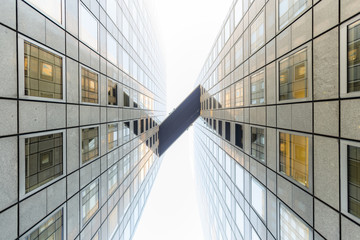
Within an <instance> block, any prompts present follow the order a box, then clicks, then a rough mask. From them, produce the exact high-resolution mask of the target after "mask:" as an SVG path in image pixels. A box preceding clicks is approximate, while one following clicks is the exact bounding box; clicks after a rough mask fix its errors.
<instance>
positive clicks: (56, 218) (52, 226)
mask: <svg viewBox="0 0 360 240" xmlns="http://www.w3.org/2000/svg"><path fill="white" fill-rule="evenodd" d="M63 228H64V219H63V208H61V209H60V210H59V211H57V212H56V213H54V214H53V215H51V217H50V218H48V219H47V220H46V221H45V222H44V223H42V224H41V225H40V226H38V227H37V228H36V229H35V230H33V231H32V232H31V233H30V234H29V235H28V236H26V237H25V239H26V240H41V239H51V240H62V239H63V231H64V229H63Z"/></svg>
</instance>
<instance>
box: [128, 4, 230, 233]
mask: <svg viewBox="0 0 360 240" xmlns="http://www.w3.org/2000/svg"><path fill="white" fill-rule="evenodd" d="M144 2H145V3H146V4H147V5H148V6H147V7H148V9H149V10H150V11H151V13H152V15H153V16H152V18H153V19H154V21H155V22H154V24H156V31H157V35H158V38H159V42H160V47H161V50H162V53H163V57H164V61H165V63H166V66H165V67H166V78H167V107H168V111H170V110H172V109H173V108H176V107H177V106H178V105H179V103H181V102H182V100H183V99H184V98H185V97H186V96H187V95H188V94H189V93H190V92H191V91H192V90H193V88H194V84H195V81H196V79H197V77H198V75H199V73H200V70H201V68H202V66H203V64H204V62H205V60H206V58H207V56H208V54H209V53H210V50H211V47H212V45H213V44H214V42H215V38H216V36H217V34H218V33H219V30H220V27H221V25H222V24H223V21H224V20H225V16H226V14H227V12H228V10H229V8H230V5H231V3H232V2H233V0H181V1H179V0H178V1H175V0H144ZM192 142H193V136H192V129H190V130H189V131H187V132H185V134H183V135H182V136H181V138H180V139H178V140H177V142H176V143H175V144H174V145H173V146H172V147H171V148H169V150H168V151H167V152H166V155H165V157H164V159H163V163H162V166H161V168H160V171H159V174H158V176H157V178H156V180H155V184H154V186H153V189H152V191H151V193H150V195H149V198H148V202H147V203H146V205H145V209H144V212H143V215H142V217H141V219H140V222H139V225H138V228H137V231H136V233H135V236H134V240H144V239H146V240H149V239H150V240H151V239H156V240H169V239H171V240H184V239H185V240H192V239H194V240H201V239H203V236H202V227H201V222H200V216H199V210H198V206H197V196H196V186H195V181H194V172H193V150H192V147H193V143H192Z"/></svg>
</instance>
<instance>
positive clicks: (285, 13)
mask: <svg viewBox="0 0 360 240" xmlns="http://www.w3.org/2000/svg"><path fill="white" fill-rule="evenodd" d="M306 7H307V0H279V29H282V28H283V27H284V26H286V25H287V24H288V23H289V22H291V21H292V20H293V19H295V18H296V17H297V16H298V15H300V14H301V13H302V12H303V11H304V10H305V9H306Z"/></svg>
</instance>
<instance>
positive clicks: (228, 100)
mask: <svg viewBox="0 0 360 240" xmlns="http://www.w3.org/2000/svg"><path fill="white" fill-rule="evenodd" d="M230 93H231V91H230V87H228V88H227V89H225V108H229V107H231V105H230V103H231V94H230Z"/></svg>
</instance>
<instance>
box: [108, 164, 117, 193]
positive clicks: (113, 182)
mask: <svg viewBox="0 0 360 240" xmlns="http://www.w3.org/2000/svg"><path fill="white" fill-rule="evenodd" d="M108 183H109V184H108V190H109V194H111V193H112V192H113V191H114V190H115V189H116V187H117V183H118V166H117V164H115V165H114V166H112V167H111V168H110V169H109V171H108Z"/></svg>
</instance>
